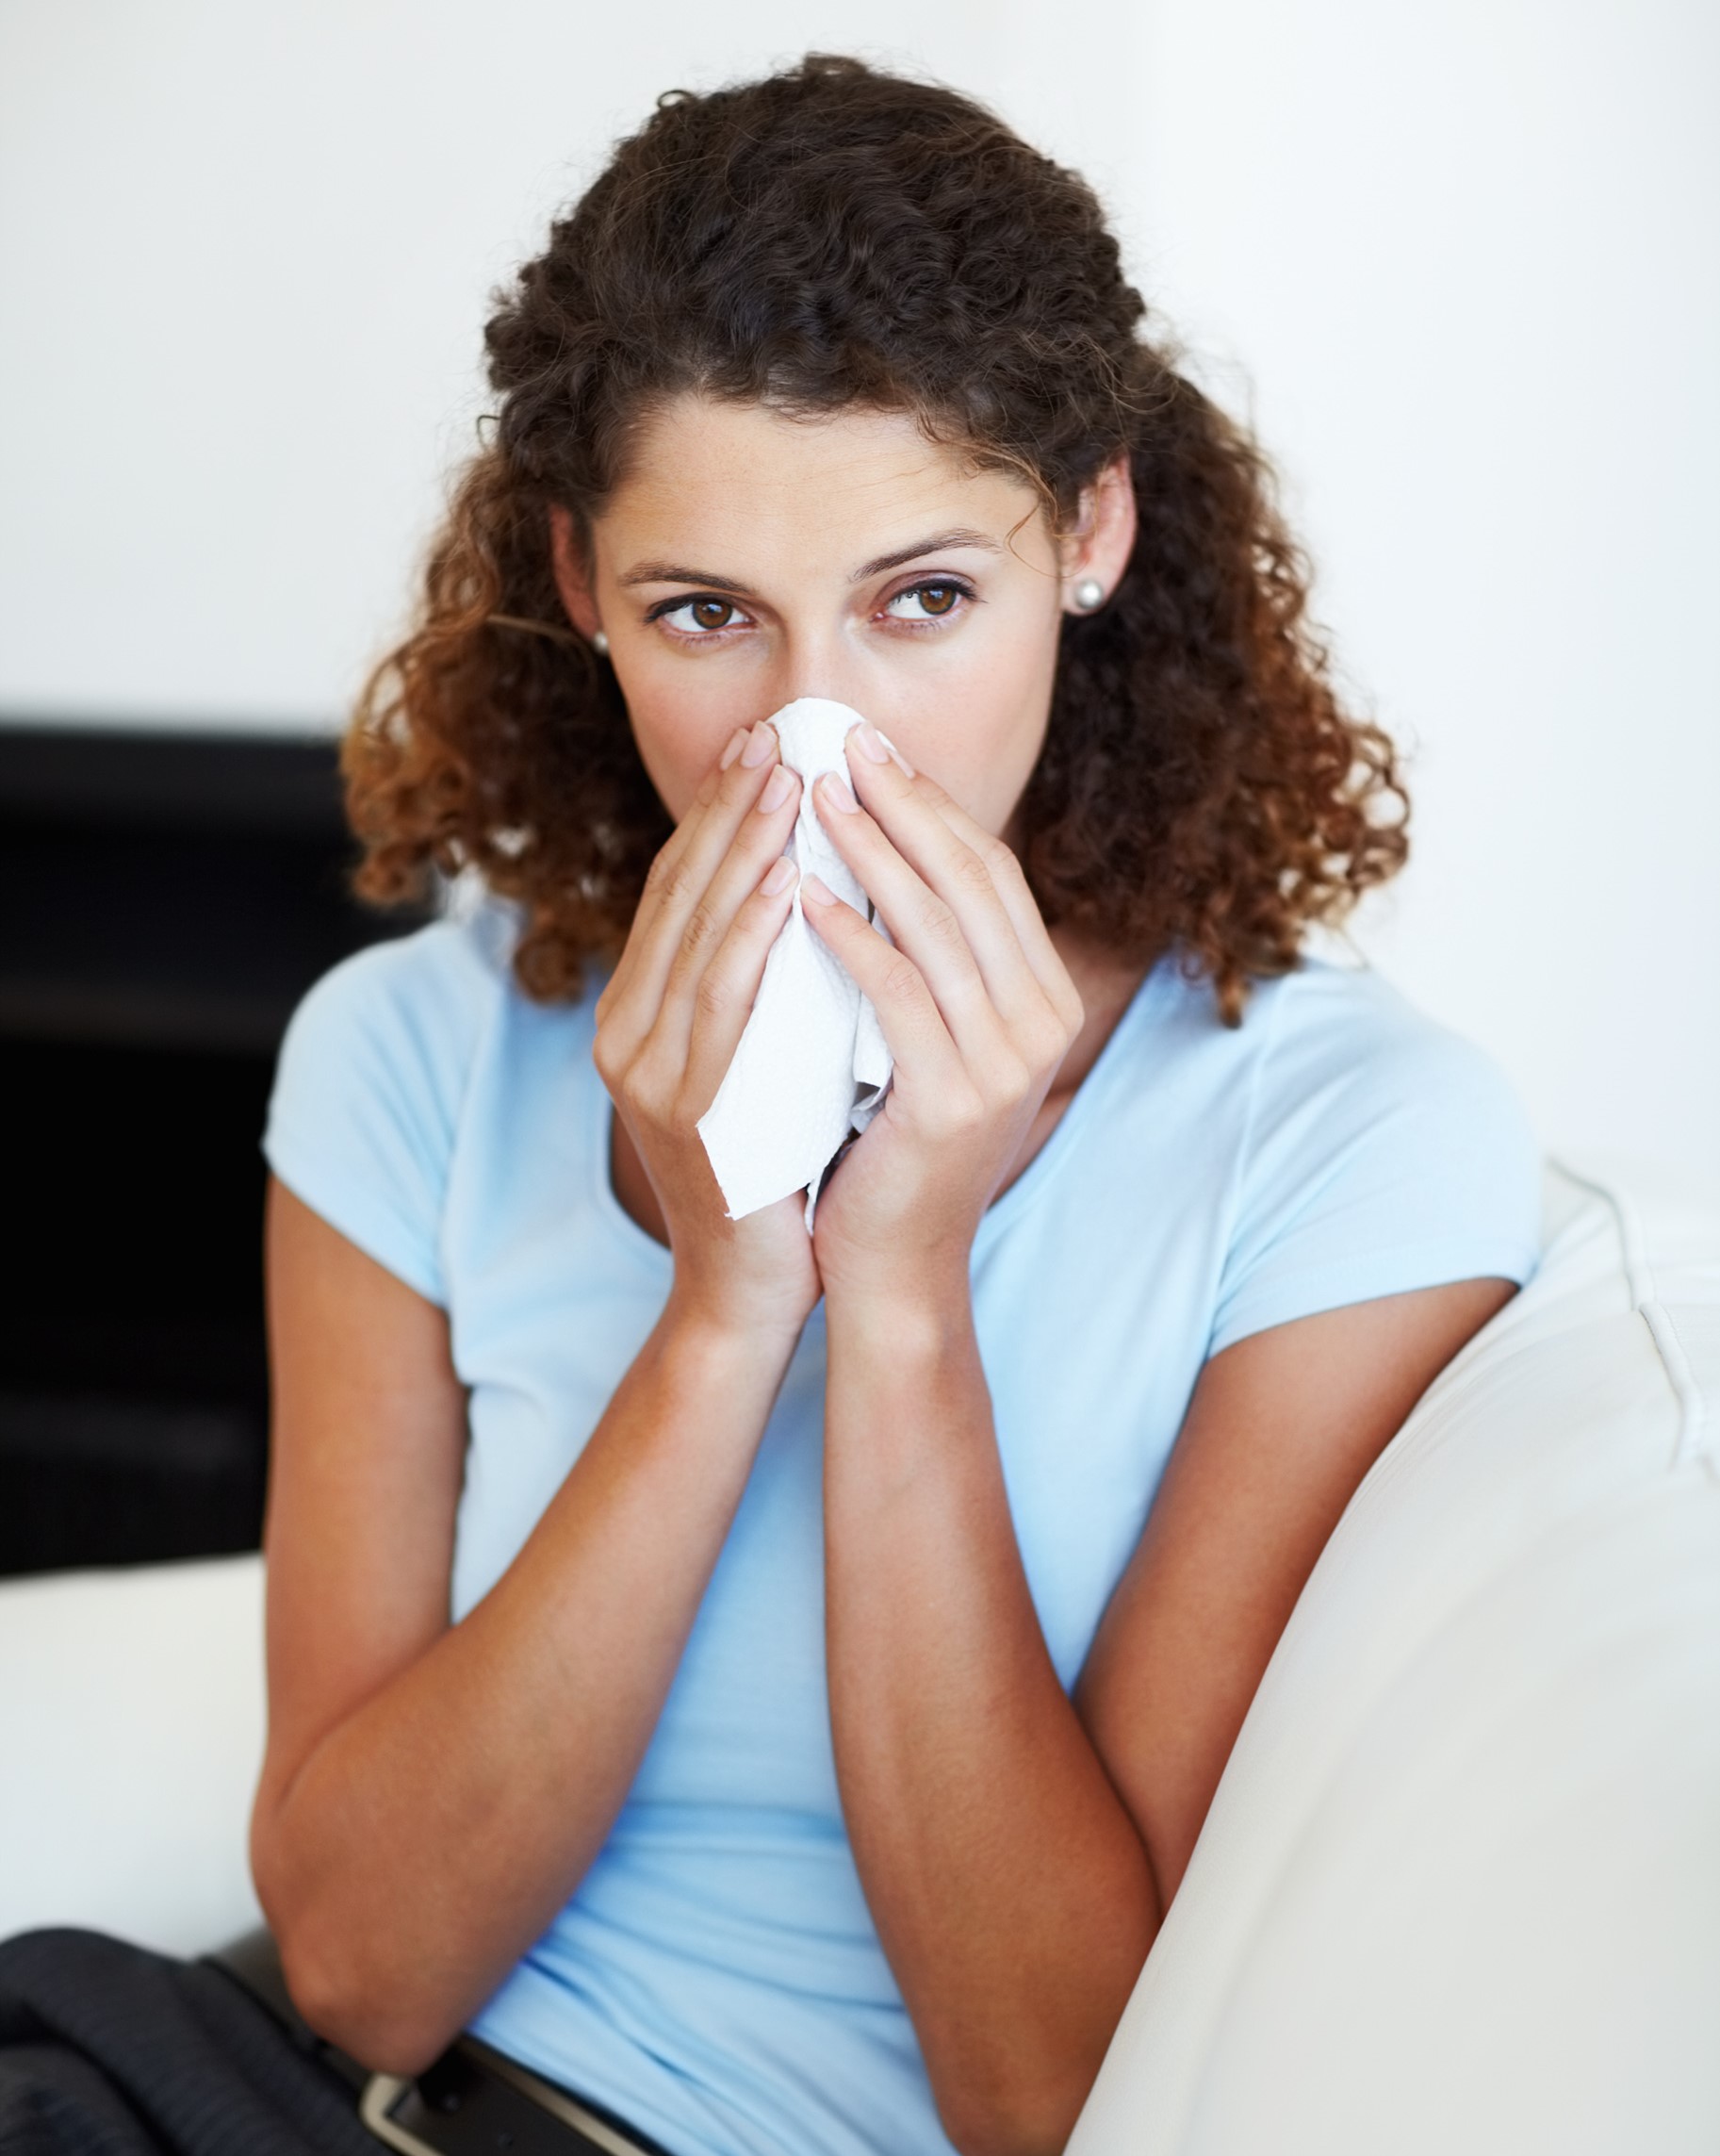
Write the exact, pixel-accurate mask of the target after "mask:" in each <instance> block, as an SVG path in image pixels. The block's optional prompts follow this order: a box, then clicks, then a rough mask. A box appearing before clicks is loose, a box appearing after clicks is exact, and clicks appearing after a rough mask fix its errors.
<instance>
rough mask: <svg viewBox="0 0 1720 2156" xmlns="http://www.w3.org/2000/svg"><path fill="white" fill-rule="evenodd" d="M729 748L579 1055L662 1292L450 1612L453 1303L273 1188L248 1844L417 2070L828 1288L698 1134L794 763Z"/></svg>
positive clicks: (460, 1420) (358, 2047)
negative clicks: (583, 1430)
mask: <svg viewBox="0 0 1720 2156" xmlns="http://www.w3.org/2000/svg"><path fill="white" fill-rule="evenodd" d="M730 746H731V749H732V750H733V751H734V753H733V754H732V755H730V757H729V760H728V761H727V762H726V763H723V764H721V765H713V768H712V769H711V771H710V772H709V773H708V775H707V778H706V780H705V782H704V784H703V785H702V786H701V787H700V789H699V792H698V795H697V797H696V799H695V801H694V803H693V805H692V807H691V808H690V810H689V811H688V813H687V815H685V816H684V817H683V819H682V820H681V822H680V825H679V826H678V827H677V829H676V831H675V832H674V834H673V836H672V837H671V838H670V840H669V841H668V843H667V845H666V846H665V847H664V848H663V851H662V852H661V853H660V854H659V855H658V857H657V860H656V862H655V863H654V864H653V865H652V870H651V875H650V878H649V880H648V881H647V886H646V891H645V894H644V896H643V897H642V898H641V901H640V905H639V910H638V913H637V914H636V916H635V920H634V924H633V929H632V931H631V934H630V936H629V940H628V945H627V947H626V949H625V950H624V952H623V953H622V956H621V959H620V960H619V962H618V963H617V965H616V967H615V971H614V976H613V977H612V979H611V980H610V981H609V983H608V985H607V986H606V988H605V989H604V991H603V994H602V995H601V996H599V997H598V1006H597V1018H598V1023H597V1033H596V1040H595V1045H594V1050H593V1053H594V1057H595V1060H596V1062H597V1065H598V1074H599V1076H600V1077H601V1078H602V1079H603V1082H604V1084H605V1086H606V1087H607V1089H608V1091H609V1092H610V1094H611V1095H612V1096H613V1097H614V1101H615V1104H616V1112H617V1115H618V1116H619V1117H620V1118H621V1120H622V1123H623V1125H624V1127H625V1128H626V1130H627V1133H628V1135H629V1138H630V1141H631V1144H632V1146H633V1148H634V1151H635V1153H636V1154H637V1156H638V1158H639V1160H641V1162H642V1163H643V1166H644V1168H645V1170H646V1173H647V1177H648V1180H649V1182H650V1185H651V1189H652V1193H653V1194H654V1196H655V1197H656V1199H657V1201H658V1205H659V1207H660V1210H661V1212H662V1216H663V1221H664V1223H665V1226H666V1230H667V1235H668V1241H669V1244H670V1248H671V1250H672V1252H673V1255H674V1259H675V1269H674V1285H673V1288H672V1290H671V1292H670V1295H669V1298H668V1302H667V1306H666V1308H664V1311H663V1316H662V1318H661V1320H660V1322H659V1323H658V1325H656V1327H655V1328H654V1330H653V1331H652V1333H651V1336H650V1338H649V1339H648V1340H647V1342H646V1344H645V1346H644V1348H643V1349H642V1351H641V1352H640V1354H639V1355H638V1357H637V1358H635V1359H634V1361H633V1363H632V1366H631V1369H629V1371H628V1372H627V1373H626V1374H625V1376H624V1377H623V1378H622V1380H621V1383H620V1384H619V1386H618V1387H617V1388H616V1391H615V1393H614V1398H613V1399H612V1401H611V1402H610V1404H609V1407H608V1408H607V1410H606V1411H605V1413H604V1415H603V1417H602V1420H601V1421H600V1422H599V1423H598V1426H597V1428H596V1430H595V1431H594V1432H593V1433H592V1434H591V1436H590V1438H589V1439H588V1440H587V1441H586V1444H585V1446H584V1448H583V1450H582V1453H581V1454H580V1456H579V1457H578V1459H577V1460H576V1462H575V1464H574V1466H573V1467H572V1469H571V1470H570V1471H569V1473H568V1474H567V1475H566V1477H565V1480H564V1482H563V1484H562V1486H561V1488H560V1489H559V1490H558V1491H557V1492H556V1494H555V1496H554V1497H553V1498H552V1499H551V1501H550V1503H549V1506H547V1507H546V1508H545V1511H544V1513H543V1515H542V1517H541V1518H540V1520H539V1521H538V1522H537V1524H536V1526H535V1527H534V1528H533V1530H532V1534H531V1536H530V1537H529V1538H528V1539H527V1540H526V1542H525V1544H524V1545H523V1547H522V1548H521V1549H520V1551H519V1552H518V1554H517V1555H516V1557H515V1559H514V1561H513V1562H512V1564H510V1565H509V1567H508V1568H507V1570H506V1572H504V1573H503V1574H502V1576H501V1578H500V1580H499V1581H498V1582H497V1583H496V1585H495V1587H494V1588H492V1589H491V1590H490V1592H489V1593H488V1594H487V1595H485V1596H484V1597H483V1600H482V1601H481V1602H480V1603H479V1605H477V1607H476V1608H474V1609H473V1610H471V1611H470V1612H468V1613H467V1615H466V1616H465V1617H464V1618H463V1619H462V1621H460V1622H459V1623H458V1624H457V1625H456V1624H450V1621H449V1585H450V1566H451V1560H452V1554H453V1539H454V1520H455V1511H456V1506H457V1500H458V1495H459V1489H460V1481H461V1469H462V1461H463V1457H464V1450H465V1442H466V1402H465V1398H464V1395H463V1391H462V1388H461V1386H460V1384H459V1381H458V1378H457V1376H456V1374H455V1372H454V1370H453V1367H452V1363H451V1360H450V1346H449V1331H448V1323H447V1320H446V1318H445V1317H444V1315H443V1313H442V1312H441V1311H440V1310H439V1309H437V1308H435V1306H434V1305H433V1304H431V1303H429V1302H427V1301H426V1300H425V1299H424V1298H423V1297H421V1296H420V1295H418V1294H417V1293H415V1292H414V1291H413V1290H411V1289H410V1288H408V1287H406V1286H404V1285H403V1284H402V1283H401V1281H399V1280H398V1279H396V1278H395V1277H394V1276H393V1275H391V1274H390V1273H388V1272H387V1271H385V1268H383V1267H382V1266H380V1265H378V1264H376V1263H375V1262H374V1261H373V1260H372V1259H369V1257H367V1256H366V1255H365V1254H364V1253H363V1252H362V1251H360V1250H359V1249H357V1248H356V1247H355V1246H354V1245H353V1244H352V1243H351V1242H350V1241H348V1240H347V1238H345V1237H344V1236H342V1235H341V1234H339V1233H338V1232H337V1231H336V1229H335V1228H334V1227H333V1226H331V1225H330V1224H329V1223H327V1222H326V1221H324V1220H322V1219H321V1218H320V1217H319V1215H318V1214H317V1213H315V1212H314V1211H312V1210H310V1209H309V1208H308V1207H307V1206H305V1205H303V1203H301V1202H300V1201H299V1200H298V1199H297V1198H296V1197H294V1196H293V1195H292V1193H290V1192H289V1191H287V1190H286V1189H285V1188H284V1187H282V1186H280V1185H278V1184H276V1185H273V1186H271V1190H270V1206H269V1226H268V1268H267V1270H268V1281H269V1323H270V1365H271V1373H272V1383H273V1395H274V1397H273V1436H272V1447H271V1453H272V1458H271V1468H270V1505H269V1522H268V1536H267V1540H268V1550H269V1687H270V1734H269V1746H268V1753H267V1757H266V1761H265V1765H264V1771H263V1776H262V1782H261V1786H260V1787H259V1790H258V1794H257V1801H256V1805H255V1808H254V1816H253V1827H252V1866H253V1869H254V1873H255V1877H256V1882H257V1891H258V1894H259V1897H260V1898H261V1900H262V1902H263V1906H264V1908H265V1910H266V1911H267V1913H268V1915H269V1917H270V1923H271V1924H272V1925H273V1927H274V1930H275V1933H276V1936H277V1938H278V1939H279V1941H280V1945H281V1951H282V1960H283V1963H284V1966H285V1968H286V1973H287V1983H288V1986H289V1988H290V1989H291V1991H292V1993H293V1995H294V1997H295V1999H296V2000H298V2002H299V2005H300V2007H301V2010H302V2011H303V2013H304V2015H305V2017H306V2018H307V2019H308V2020H309V2021H310V2022H311V2023H312V2024H313V2025H314V2026H315V2027H317V2028H318V2029H319V2030H321V2031H323V2032H324V2033H326V2034H327V2035H329V2036H331V2037H333V2038H335V2039H336V2041H338V2042H340V2043H341V2044H343V2045H344V2046H345V2047H346V2049H349V2050H351V2051H352V2052H353V2053H354V2054H355V2055H357V2056H358V2057H360V2058H362V2059H364V2060H366V2061H367V2062H368V2063H370V2064H372V2065H378V2066H385V2067H393V2068H396V2069H397V2070H415V2069H417V2068H418V2067H420V2066H422V2065H425V2064H427V2063H428V2062H429V2061H430V2060H431V2059H433V2058H434V2056H435V2055H436V2053H437V2052H438V2051H439V2050H440V2049H442V2048H443V2046H444V2045H445V2044H446V2043H447V2042H448V2040H449V2038H450V2036H451V2035H452V2034H453V2033H454V2032H455V2031H456V2030H457V2029H459V2028H460V2027H461V2026H462V2025H463V2023H464V2022H466V2021H467V2019H469V2018H470V2016H471V2014H472V2013H473V2012H474V2010H475V2009H476V2008H477V2007H478V2006H479V2005H480V2004H481V2003H482V2002H483V2000H484V1999H485V1998H487V1997H488V1996H489V1994H490V1993H491V1992H492V1991H493V1990H494V1989H495V1987H496V1985H497V1983H499V1982H500V1980H501V1978H502V1977H503V1976H504V1975H505V1974H506V1973H507V1971H508V1969H509V1968H510V1967H511V1966H512V1965H513V1964H514V1962H515V1961H516V1960H517V1958H518V1956H519V1955H520V1953H521V1952H522V1951H523V1950H525V1948H526V1947H527V1946H529V1945H530V1944H531V1942H532V1940H533V1939H534V1938H536V1937H537V1936H538V1935H539V1934H541V1933H542V1931H543V1930H544V1928H545V1927H546V1926H547V1924H548V1923H549V1920H550V1918H551V1917H553V1915H554V1913H555V1911H556V1910H557V1909H558V1908H559V1907H560V1906H561V1904H562V1902H563V1901H565V1899H566V1897H567V1895H568V1894H569V1893H570V1892H571V1891H572V1890H573V1888H574V1887H575V1886H576V1885H577V1884H578V1883H579V1881H580V1879H581V1878H582V1875H583V1873H584V1871H585V1869H586V1868H587V1867H588V1866H589V1865H590V1863H591V1860H592V1858H593V1857H594V1856H595V1855H596V1853H597V1852H598V1847H599V1846H600V1844H601V1842H602V1840H603V1838H604V1835H606V1834H607V1833H608V1831H609V1827H610V1824H611V1822H612V1821H613V1819H614V1816H615V1813H616V1812H617V1810H618V1809H619V1808H620V1805H621V1803H622V1802H623V1800H624V1798H625V1796H626V1793H627V1790H628V1787H629V1786H630V1784H631V1781H632V1778H633V1775H634V1773H635V1771H636V1769H637V1767H638V1764H639V1760H640V1757H641V1755H642V1753H644V1751H645V1748H646V1745H647V1742H648V1741H649V1738H650V1734H651V1731H652V1729H653V1728H654V1726H655V1724H656V1721H657V1718H658V1715H659V1713H660V1711H661V1709H662V1705H663V1697H664V1695H665V1693H666V1692H667V1690H668V1687H669V1684H670V1682H671V1680H672V1678H673V1676H674V1672H675V1669H676V1666H677V1664H678V1662H679V1660H680V1654H681V1650H682V1647H683V1645H684V1643H685V1641H686V1638H687V1634H688V1632H689V1630H690V1628H691V1626H692V1623H693V1620H694V1617H695V1614H696V1610H697V1607H698V1604H699V1600H700V1597H701V1596H702V1595H703V1593H704V1590H705V1586H706V1583H707V1581H708V1580H709V1578H710V1575H711V1572H712V1568H713V1565H714V1563H715V1561H716V1557H717V1554H718V1552H719V1550H720V1549H721V1547H722V1543H723V1539H724V1537H725V1535H726V1534H727V1532H728V1529H729V1522H730V1520H731V1519H732V1517H733V1514H734V1509H735V1506H736V1505H737V1503H738V1502H739V1499H740V1495H741V1491H742V1489H743V1488H744V1486H745V1479H746V1475H747V1472H748V1470H749V1468H750V1466H751V1463H752V1459H753V1456H754V1453H755V1451H756V1450H757V1447H758V1442H759V1440H760V1437H761V1436H762V1432H763V1428H764V1424H765V1422H766V1420H767V1418H768V1416H769V1413H770V1409H771V1405H772V1402H773V1401H774V1399H775V1396H776V1393H777V1390H778V1386H779V1385H780V1383H781V1379H782V1374H783V1372H784V1370H785V1369H786V1367H787V1364H788V1361H789V1359H790V1357H791V1356H792V1354H793V1352H794V1342H795V1341H796V1340H797V1339H798V1337H799V1334H800V1331H801V1328H802V1326H803V1325H804V1323H805V1320H806V1316H807V1313H808V1312H809V1311H810V1310H811V1308H812V1306H813V1304H814V1302H815V1301H816V1300H817V1292H818V1276H817V1269H816V1266H815V1264H814V1262H813V1259H812V1254H811V1245H810V1243H809V1242H808V1239H807V1235H806V1230H805V1227H804V1225H803V1223H802V1219H801V1206H800V1202H799V1200H798V1199H796V1198H788V1199H783V1200H781V1201H779V1202H778V1204H776V1205H774V1206H767V1207H765V1208H763V1209H762V1210H760V1211H758V1212H756V1213H753V1214H751V1215H749V1216H748V1217H747V1218H746V1219H745V1220H743V1221H739V1222H736V1221H731V1220H729V1218H728V1217H727V1215H726V1214H725V1212H724V1210H723V1203H722V1197H721V1194H720V1193H719V1192H718V1191H717V1188H716V1183H715V1180H714V1178H713V1176H712V1174H711V1169H710V1164H709V1162H708V1160H706V1158H705V1154H704V1149H703V1145H702V1143H701V1142H700V1140H699V1138H698V1135H697V1128H696V1125H697V1119H698V1117H699V1116H700V1115H701V1114H702V1113H703V1112H704V1111H705V1109H706V1108H707V1107H709V1105H710V1103H711V1100H712V1099H713V1096H714V1094H715V1092H716V1088H717V1084H718V1082H719V1081H720V1079H721V1077H722V1074H723V1072H724V1071H725V1070H726V1069H727V1068H728V1065H729V1059H730V1058H731V1056H732V1054H733V1052H734V1046H735V1043H736V1041H737V1040H738V1039H739V1037H740V1034H741V1032H742V1030H743V1029H744V1028H745V1022H746V1016H747V1013H748V1012H749V1011H750V1009H751V1007H752V1001H753V997H754V996H755V995H756V993H757V990H758V984H759V979H760V978H761V976H762V972H763V967H764V960H765V955H766V953H767V952H768V950H769V948H770V946H771V944H772V942H773V941H774V940H775V937H776V935H777V932H778V930H779V929H780V927H781V925H782V919H783V916H784V914H785V913H786V912H787V909H788V905H789V902H790V892H787V891H785V892H779V893H777V894H774V895H772V894H766V893H763V892H762V891H761V890H760V889H759V883H760V880H761V878H762V875H763V873H764V871H765V869H766V868H767V867H768V866H769V864H771V863H772V862H774V861H775V860H776V858H777V857H778V854H779V853H780V852H781V850H782V847H783V844H784V841H785V839H786V837H787V834H788V831H789V830H790V829H791V827H792V825H793V821H794V803H795V800H796V798H797V792H798V788H797V782H796V784H794V785H791V786H790V787H789V789H788V790H787V793H786V795H785V797H784V798H782V799H780V800H777V799H775V798H772V796H771V795H770V794H769V793H768V792H767V791H766V782H767V779H768V777H769V775H770V773H771V771H772V770H773V769H774V768H775V759H776V745H775V737H774V736H772V735H770V734H769V730H768V729H764V730H762V735H761V742H760V747H761V760H756V761H755V762H753V763H751V764H747V763H745V761H743V760H738V759H739V758H740V752H741V747H742V737H741V736H738V735H737V737H736V739H735V741H734V742H733V743H732V744H731V745H730ZM765 800H770V803H771V805H770V807H769V808H768V809H767V808H764V806H763V802H764V801H765ZM791 889H792V886H791ZM566 1322H567V1324H568V1325H579V1324H580V1323H581V1322H582V1314H581V1313H580V1312H579V1311H577V1310H569V1311H568V1312H567V1317H566Z"/></svg>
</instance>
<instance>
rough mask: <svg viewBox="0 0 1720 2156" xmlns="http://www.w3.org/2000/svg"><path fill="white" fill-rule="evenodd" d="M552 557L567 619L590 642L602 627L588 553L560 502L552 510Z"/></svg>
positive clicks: (550, 535)
mask: <svg viewBox="0 0 1720 2156" xmlns="http://www.w3.org/2000/svg"><path fill="white" fill-rule="evenodd" d="M549 554H550V560H551V562H552V563H553V565H554V568H555V588H556V590H557V591H559V592H560V593H561V595H562V604H563V605H564V606H565V608H566V609H567V618H568V620H569V621H571V622H572V623H573V625H574V627H575V628H576V629H577V630H578V631H579V633H580V634H581V635H582V636H583V637H584V638H586V640H587V641H588V642H589V640H590V639H591V638H592V637H593V636H595V635H596V634H598V630H599V629H601V628H602V626H603V619H602V617H601V616H600V615H599V614H598V607H597V601H595V600H594V599H593V598H592V596H591V584H590V572H589V570H588V568H587V566H586V561H585V550H584V549H583V548H582V546H581V545H580V542H579V537H578V535H577V534H576V533H575V531H574V528H573V513H572V511H571V510H568V509H564V508H563V507H562V506H561V505H560V504H559V503H552V504H551V505H550V509H549Z"/></svg>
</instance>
